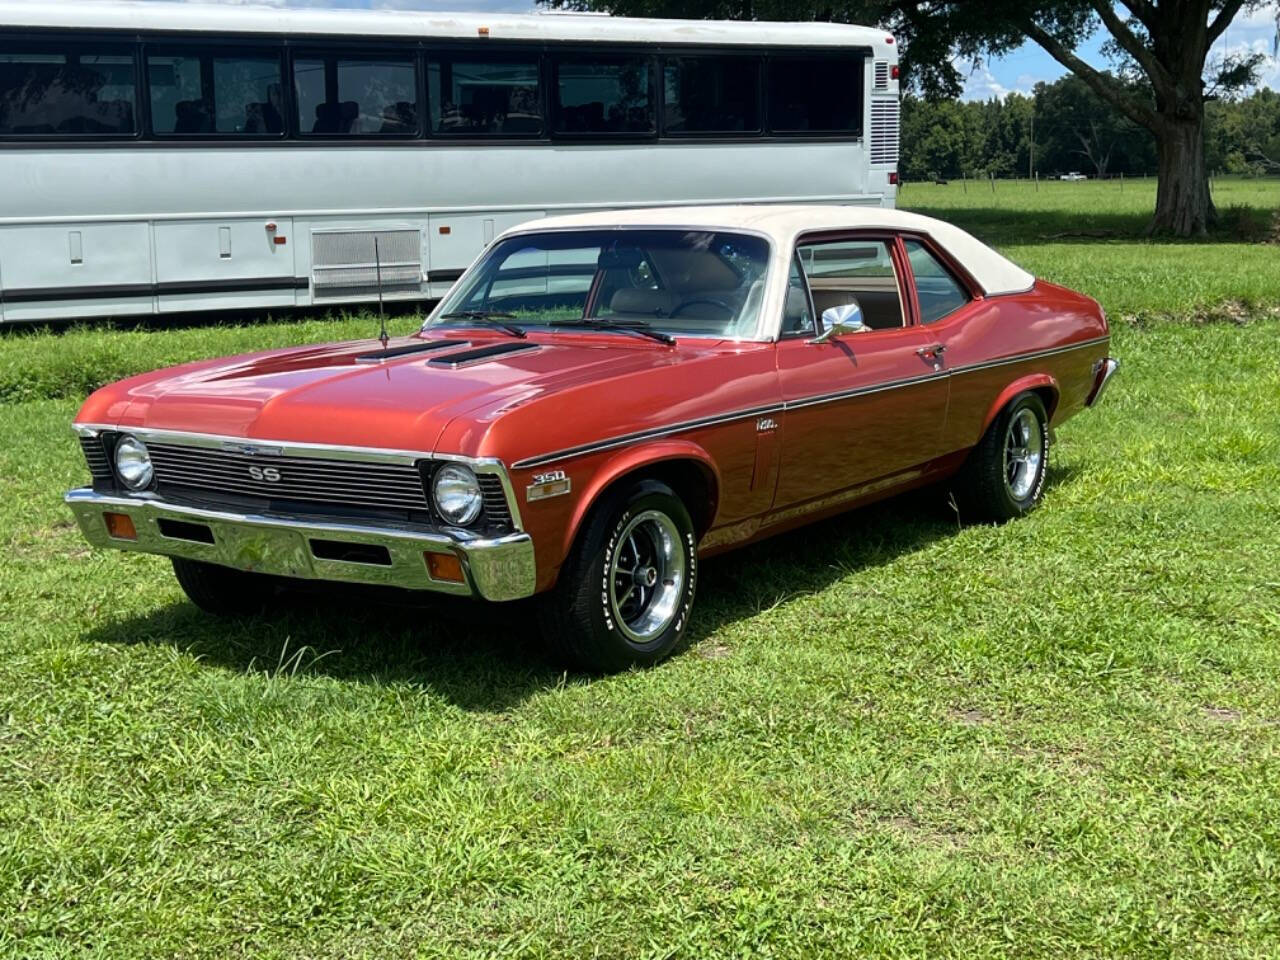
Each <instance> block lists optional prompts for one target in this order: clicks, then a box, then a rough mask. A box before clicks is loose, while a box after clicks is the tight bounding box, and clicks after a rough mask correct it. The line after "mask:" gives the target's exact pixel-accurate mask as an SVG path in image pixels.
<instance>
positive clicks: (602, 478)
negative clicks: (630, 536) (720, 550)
mask: <svg viewBox="0 0 1280 960" xmlns="http://www.w3.org/2000/svg"><path fill="white" fill-rule="evenodd" d="M674 460H684V461H692V462H694V463H695V464H697V465H698V466H699V467H700V468H701V469H702V471H703V473H704V474H705V476H706V480H707V490H708V494H709V497H710V503H708V504H707V505H706V507H707V511H708V513H707V516H708V522H707V526H708V527H709V526H710V525H711V524H712V523H714V522H715V514H716V510H717V509H718V506H719V495H720V470H719V469H718V468H717V467H716V464H715V461H714V460H712V459H711V455H710V454H709V453H707V451H706V450H705V449H703V448H702V447H701V446H699V445H698V444H696V443H693V442H692V441H689V440H658V441H654V442H653V443H647V444H644V445H643V446H639V447H628V448H626V449H624V450H619V451H617V452H616V453H614V454H613V455H611V456H609V457H608V459H606V460H605V461H603V462H602V463H601V464H599V465H598V466H597V467H596V469H595V471H594V472H593V473H592V475H591V480H590V482H589V483H588V484H587V486H586V487H585V488H584V489H583V491H582V494H581V496H579V497H578V500H577V503H576V504H575V505H574V508H573V514H572V516H571V518H570V521H569V523H568V524H566V525H565V530H564V541H563V543H562V544H561V547H560V556H561V557H562V558H563V557H566V556H568V554H569V550H570V548H572V546H573V542H574V540H576V539H577V536H578V531H579V530H580V529H581V528H582V524H583V522H584V521H585V520H586V518H587V515H588V514H589V513H590V512H591V509H592V508H593V507H594V506H595V505H596V504H597V503H598V502H599V501H600V497H601V495H603V494H604V492H605V491H606V490H608V489H609V487H611V486H612V485H613V484H614V483H616V482H617V481H618V480H620V479H621V478H622V477H625V476H627V475H628V474H632V473H637V472H639V471H642V470H644V469H646V468H649V467H655V466H658V465H660V464H663V463H670V462H671V461H674ZM699 506H700V505H698V504H691V505H689V512H690V513H692V514H694V515H695V516H696V515H697V513H698V510H697V508H698V507H699Z"/></svg>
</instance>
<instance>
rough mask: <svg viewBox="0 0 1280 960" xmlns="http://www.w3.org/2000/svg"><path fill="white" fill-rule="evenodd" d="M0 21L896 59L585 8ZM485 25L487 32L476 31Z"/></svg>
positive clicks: (82, 12) (171, 9) (87, 1)
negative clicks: (731, 48) (757, 49)
mask: <svg viewBox="0 0 1280 960" xmlns="http://www.w3.org/2000/svg"><path fill="white" fill-rule="evenodd" d="M0 27H26V28H49V29H63V28H66V29H78V30H124V31H128V32H130V33H136V32H138V31H139V30H158V31H167V32H175V33H185V32H190V33H202V34H207V33H228V34H231V33H241V34H271V35H277V36H279V35H303V36H305V35H315V36H333V35H337V36H344V37H351V36H360V37H371V38H372V37H398V38H403V37H412V38H418V39H435V38H441V39H459V40H461V39H470V40H474V39H477V38H479V37H483V36H487V37H488V39H490V40H528V41H540V42H550V41H557V40H559V41H578V42H591V41H597V42H599V41H607V42H610V43H646V44H648V43H669V44H706V45H709V46H713V45H718V44H743V45H748V46H749V45H759V46H817V47H873V48H876V49H877V50H878V51H879V55H880V56H881V57H887V58H890V59H896V53H897V48H896V47H895V46H894V45H893V39H892V38H891V37H890V36H889V34H888V33H887V32H885V31H884V30H880V29H878V28H874V27H857V26H850V25H847V24H835V23H774V22H736V21H724V20H651V19H640V18H628V17H604V16H596V15H590V14H573V13H554V14H545V13H544V14H515V13H442V12H436V11H409V10H351V9H346V10H341V9H330V10H326V9H316V8H306V9H303V8H284V7H271V6H249V5H241V4H209V3H164V2H153V0H132V2H129V0H116V2H106V0H59V2H57V3H49V2H47V0H0ZM486 30H487V33H485V32H484V31H486Z"/></svg>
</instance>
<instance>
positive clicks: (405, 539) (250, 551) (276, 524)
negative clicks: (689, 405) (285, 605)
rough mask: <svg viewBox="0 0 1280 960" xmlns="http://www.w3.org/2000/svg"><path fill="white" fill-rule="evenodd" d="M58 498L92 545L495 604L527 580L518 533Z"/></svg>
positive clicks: (89, 495)
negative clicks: (450, 558)
mask: <svg viewBox="0 0 1280 960" xmlns="http://www.w3.org/2000/svg"><path fill="white" fill-rule="evenodd" d="M66 502H67V505H68V506H69V507H70V508H71V512H72V514H74V516H75V518H76V522H77V523H78V524H79V525H80V529H81V531H82V532H83V533H84V536H85V538H86V539H87V540H88V541H89V542H90V543H91V544H92V545H93V546H95V547H104V548H105V547H114V548H116V549H119V550H134V551H139V552H142V553H156V554H162V555H165V556H173V557H186V558H187V559H191V560H203V561H205V562H207V563H215V564H219V565H221V566H225V567H233V568H235V569H237V570H248V571H252V572H256V573H265V574H271V575H274V576H282V577H296V578H300V579H305V580H333V581H339V582H344V583H367V584H375V585H379V586H392V587H401V588H404V589H409V590H434V591H439V592H442V593H452V594H460V595H464V596H476V597H481V598H483V599H485V600H496V601H501V600H516V599H519V598H521V597H527V596H529V595H530V594H532V593H533V591H534V584H535V582H536V571H535V566H534V556H533V541H532V539H531V538H530V537H529V535H528V534H527V533H523V532H520V533H512V534H508V535H506V536H502V537H496V538H483V537H478V536H474V535H472V534H470V533H468V532H467V531H465V530H454V529H451V528H440V529H435V528H432V529H423V528H421V527H407V526H406V527H393V526H364V525H360V524H350V523H338V522H326V521H318V520H314V519H310V518H306V517H287V516H275V515H272V516H265V515H251V514H237V513H230V512H224V511H219V510H208V509H204V508H200V507H190V506H184V505H180V504H174V503H168V502H166V501H163V500H159V499H156V498H154V497H127V496H118V495H112V494H104V493H98V492H96V491H94V490H92V489H90V488H87V487H86V488H82V489H78V490H72V491H71V492H70V493H68V494H67V495H66ZM106 514H123V515H124V516H126V517H128V518H129V519H130V520H132V522H133V527H134V530H135V531H136V536H135V537H134V538H132V539H124V538H120V537H116V536H112V535H111V533H110V532H109V530H108V525H107V522H106V518H105V515H106ZM427 553H443V554H452V555H454V556H456V557H457V558H458V560H459V562H460V563H461V566H462V570H463V575H464V579H463V582H461V583H459V582H454V581H447V580H436V579H433V578H432V577H431V575H430V573H429V572H428V565H427V561H426V557H425V554H427Z"/></svg>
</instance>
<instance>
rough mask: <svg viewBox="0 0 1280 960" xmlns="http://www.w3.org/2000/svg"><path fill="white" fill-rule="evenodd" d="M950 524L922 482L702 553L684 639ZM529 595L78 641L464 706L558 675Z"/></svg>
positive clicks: (507, 702) (345, 598)
mask: <svg viewBox="0 0 1280 960" xmlns="http://www.w3.org/2000/svg"><path fill="white" fill-rule="evenodd" d="M1069 477H1070V471H1069V470H1064V469H1060V468H1059V469H1054V470H1053V472H1052V473H1051V474H1050V477H1049V484H1050V485H1056V484H1058V483H1062V482H1064V481H1066V480H1067V479H1069ZM957 529H959V525H958V523H957V521H956V517H955V515H954V513H953V512H952V511H951V509H950V507H949V506H948V505H947V503H946V502H945V501H944V500H943V499H942V498H941V497H940V496H939V495H938V493H937V492H936V491H921V492H915V493H908V494H904V495H902V496H899V497H896V498H894V499H891V500H887V501H883V502H881V503H878V504H876V505H874V506H871V507H867V508H863V509H860V510H857V511H854V512H852V513H849V514H845V515H843V516H840V517H836V518H834V519H832V520H827V521H823V522H821V523H818V524H814V525H812V526H809V527H804V528H801V529H799V530H796V531H793V532H790V533H786V534H783V535H781V536H778V537H774V538H771V539H769V540H767V541H764V542H763V543H759V544H756V545H754V546H751V547H747V548H745V549H743V550H739V551H735V552H733V553H730V554H727V555H725V556H722V557H718V558H713V559H711V560H708V561H706V562H705V563H704V564H703V565H702V567H701V573H700V582H699V589H698V608H697V613H696V614H695V616H694V618H693V623H692V624H691V629H690V636H689V643H690V645H692V644H697V643H698V642H700V641H702V640H704V639H706V638H707V637H709V636H711V635H712V634H714V633H715V632H716V630H717V629H719V628H720V627H721V626H723V625H725V624H728V623H733V622H736V621H739V620H742V619H745V618H748V617H751V616H754V615H756V614H757V613H759V612H760V611H761V610H763V609H767V608H769V607H772V606H774V605H776V604H777V603H779V602H784V601H787V600H790V599H794V598H795V597H797V596H803V595H807V594H811V593H816V592H818V591H821V590H823V589H825V588H826V587H828V586H830V585H831V584H832V583H833V582H835V581H837V580H840V579H841V578H844V577H846V576H849V575H850V574H854V573H859V572H863V571H868V570H873V569H875V568H877V567H880V566H883V565H884V564H887V563H890V562H891V561H892V560H894V559H895V558H896V557H898V556H901V555H903V554H906V553H911V552H913V551H916V550H920V549H923V548H924V547H926V546H928V545H929V544H931V543H933V542H935V541H938V540H940V539H943V538H945V537H947V536H950V535H951V534H953V533H954V532H955V531H956V530H957ZM534 602H535V601H533V600H530V601H520V602H517V603H512V604H484V603H478V602H471V601H466V600H458V599H455V598H437V597H434V596H432V595H425V596H420V595H417V594H405V593H395V592H392V593H384V592H380V591H375V590H370V589H367V588H358V587H344V586H338V585H334V584H322V585H315V586H313V587H312V588H310V589H305V590H299V591H289V592H285V593H282V594H281V596H280V598H279V601H278V603H277V605H276V607H275V608H274V609H273V611H272V612H271V613H270V614H267V615H264V616H260V617H247V618H239V619H232V620H219V619H214V618H212V617H210V616H208V615H206V614H204V613H202V612H201V611H199V610H198V609H196V607H194V606H193V605H192V604H190V603H185V602H184V603H173V604H170V605H168V606H165V607H163V608H161V609H158V610H155V611H152V612H151V613H148V614H146V615H143V616H139V617H132V618H127V619H123V620H118V621H114V622H111V623H106V624H103V625H101V626H99V627H96V628H95V629H93V630H92V631H90V632H89V633H88V634H87V635H86V636H85V638H84V639H86V640H88V641H90V642H94V643H116V644H137V643H150V644H156V645H160V646H166V647H170V646H171V647H176V648H178V649H180V650H182V651H184V652H186V653H188V654H190V655H191V656H194V657H198V658H200V660H201V661H202V662H204V663H207V664H210V665H214V666H218V667H222V668H224V669H229V670H233V671H236V672H246V671H258V672H263V673H276V672H283V673H288V672H290V671H292V670H295V669H296V670H297V671H298V672H301V673H310V674H320V675H323V676H329V677H333V678H336V679H339V680H343V681H351V682H358V683H359V682H363V683H379V684H397V683H408V684H413V685H416V686H420V687H422V688H424V689H427V690H429V691H431V692H432V693H434V694H436V695H438V696H440V697H442V698H444V699H446V700H448V701H449V702H450V703H452V704H455V705H456V706H459V707H461V708H463V709H466V710H477V711H494V712H498V711H502V710H505V709H507V708H508V707H511V706H513V705H516V704H519V703H520V702H522V701H523V700H525V699H526V698H527V697H529V696H531V695H532V694H534V693H536V692H537V691H538V690H541V689H545V688H548V687H552V686H555V685H557V684H559V683H563V682H565V679H566V678H565V675H564V673H563V672H562V671H560V670H558V669H557V668H556V667H555V666H554V665H552V664H551V663H550V662H549V661H548V660H547V659H546V657H545V656H544V654H543V650H542V646H541V643H540V641H539V639H538V634H537V632H536V629H535V626H534V624H535V618H534V614H535V611H534V607H533V604H534ZM569 680H570V682H589V680H590V678H589V677H585V676H576V677H571V678H569Z"/></svg>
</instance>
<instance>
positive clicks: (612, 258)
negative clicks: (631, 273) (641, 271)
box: [596, 247, 644, 270]
mask: <svg viewBox="0 0 1280 960" xmlns="http://www.w3.org/2000/svg"><path fill="white" fill-rule="evenodd" d="M642 263H644V254H643V253H641V252H640V251H639V250H638V249H637V248H636V247H609V248H607V249H604V250H601V251H600V257H599V259H597V261H596V267H597V268H598V269H600V270H634V269H636V268H637V267H639V266H640V264H642Z"/></svg>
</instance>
